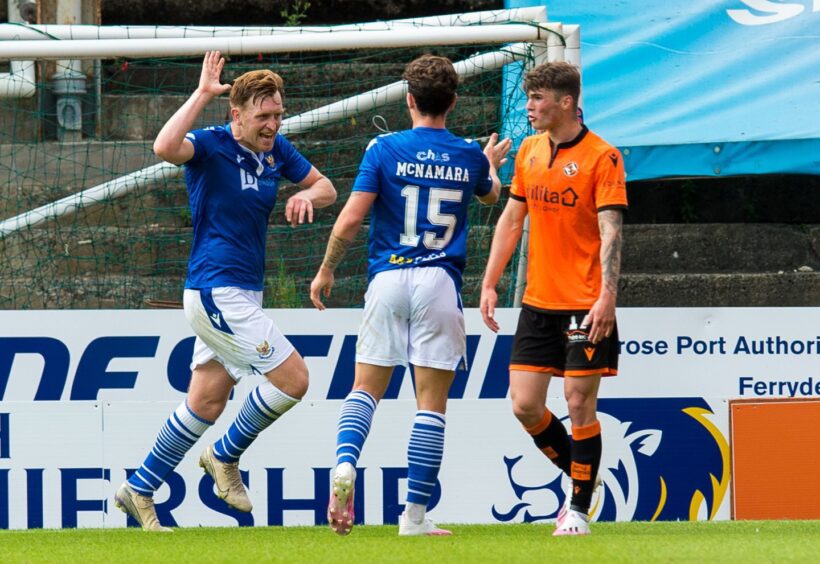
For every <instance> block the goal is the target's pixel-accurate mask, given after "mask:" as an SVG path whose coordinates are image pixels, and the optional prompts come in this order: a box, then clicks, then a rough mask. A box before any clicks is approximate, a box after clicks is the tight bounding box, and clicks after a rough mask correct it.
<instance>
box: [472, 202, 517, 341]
mask: <svg viewBox="0 0 820 564" xmlns="http://www.w3.org/2000/svg"><path fill="white" fill-rule="evenodd" d="M526 217H527V203H526V202H520V201H518V200H514V199H513V198H510V199H509V200H507V206H506V207H505V208H504V211H503V212H502V213H501V217H500V218H499V219H498V223H497V224H496V226H495V235H493V244H492V247H490V258H489V259H487V270H485V271H484V280H483V281H482V282H481V317H482V318H483V319H484V324H485V325H486V326H487V327H489V328H490V329H491V330H493V331H494V332H496V333H497V332H498V329H499V325H498V322H497V321H496V320H495V305H496V303H498V293H497V292H496V290H495V287H496V285H498V281H499V280H500V279H501V275H502V274H504V269H505V268H507V263H509V262H510V258H511V257H512V254H513V252H515V247H516V245H518V241H519V239H521V233H522V232H523V231H524V220H525V219H526Z"/></svg>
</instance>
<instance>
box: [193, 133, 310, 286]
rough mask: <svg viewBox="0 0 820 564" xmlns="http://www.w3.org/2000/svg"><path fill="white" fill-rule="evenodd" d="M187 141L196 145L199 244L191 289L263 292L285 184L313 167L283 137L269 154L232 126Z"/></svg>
mask: <svg viewBox="0 0 820 564" xmlns="http://www.w3.org/2000/svg"><path fill="white" fill-rule="evenodd" d="M186 137H187V139H189V140H190V141H191V143H193V144H194V156H193V158H191V160H189V161H188V162H187V163H185V181H186V184H187V185H188V201H189V205H190V207H191V220H192V221H193V226H194V239H193V243H192V244H191V257H190V260H189V261H188V277H187V279H186V280H185V287H186V288H192V289H200V288H215V287H220V286H234V287H237V288H243V289H246V290H262V287H263V285H264V270H265V239H266V236H267V230H268V217H269V216H270V213H271V210H272V209H273V206H274V204H276V193H277V191H278V187H279V179H280V178H282V177H283V176H284V177H285V178H288V179H290V180H291V181H292V182H296V183H298V182H301V181H302V180H303V179H304V178H305V177H306V176H307V175H308V173H309V172H310V169H311V164H310V162H308V160H307V159H305V158H304V157H303V156H302V155H301V154H299V152H298V151H297V150H296V149H295V148H294V147H293V145H291V144H290V143H289V142H288V140H287V139H285V138H284V137H282V136H281V135H277V136H276V138H275V140H274V143H273V150H272V151H270V152H269V153H255V152H253V151H251V150H250V149H247V148H245V147H243V146H242V145H240V144H239V143H237V142H236V140H235V139H234V138H233V134H232V133H231V129H230V125H225V126H224V127H208V128H205V129H198V130H196V131H192V132H190V133H188V134H187V135H186Z"/></svg>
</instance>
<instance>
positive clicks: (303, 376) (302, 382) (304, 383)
mask: <svg viewBox="0 0 820 564" xmlns="http://www.w3.org/2000/svg"><path fill="white" fill-rule="evenodd" d="M309 382H310V377H309V375H308V369H307V366H302V367H301V368H300V369H298V370H295V371H294V374H293V376H292V378H291V386H292V387H291V391H290V392H288V395H289V396H291V397H294V398H296V399H302V398H303V397H304V395H305V394H306V393H307V391H308V385H309Z"/></svg>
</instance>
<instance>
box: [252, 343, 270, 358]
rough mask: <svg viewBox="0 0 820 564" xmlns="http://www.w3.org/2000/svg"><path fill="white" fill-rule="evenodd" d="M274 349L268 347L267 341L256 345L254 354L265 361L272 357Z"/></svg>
mask: <svg viewBox="0 0 820 564" xmlns="http://www.w3.org/2000/svg"><path fill="white" fill-rule="evenodd" d="M273 351H274V348H273V347H272V346H270V344H269V343H268V342H267V341H262V343H260V344H258V345H256V352H258V353H259V358H261V359H263V360H264V359H267V358H270V357H271V356H272V355H273Z"/></svg>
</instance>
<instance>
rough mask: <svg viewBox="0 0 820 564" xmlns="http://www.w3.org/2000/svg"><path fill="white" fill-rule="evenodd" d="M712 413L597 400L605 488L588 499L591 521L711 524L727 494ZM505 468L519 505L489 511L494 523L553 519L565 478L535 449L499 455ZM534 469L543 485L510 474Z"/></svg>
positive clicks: (680, 402) (704, 408) (647, 401)
mask: <svg viewBox="0 0 820 564" xmlns="http://www.w3.org/2000/svg"><path fill="white" fill-rule="evenodd" d="M712 415H714V413H713V412H712V409H711V407H710V406H709V404H708V403H707V402H706V401H705V400H704V399H703V398H657V399H656V398H641V399H602V400H599V404H598V417H599V419H600V421H601V428H602V434H603V441H604V452H603V455H602V459H601V468H600V476H601V479H602V480H603V486H602V487H601V488H599V489H598V491H597V492H596V496H595V497H594V498H593V502H592V507H591V508H590V514H591V515H592V516H593V518H595V519H598V520H602V521H615V520H618V521H625V520H638V521H656V520H670V521H672V520H697V519H699V518H701V519H703V518H705V519H714V517H715V514H716V513H717V510H718V509H719V508H720V506H721V504H722V502H723V499H724V497H725V495H726V490H727V488H728V483H729V445H728V442H727V441H726V438H725V437H724V436H723V434H722V433H721V432H720V430H719V429H718V428H717V426H716V425H715V424H714V422H713V421H712V419H711V417H710V416H712ZM565 423H568V421H565ZM693 453H694V454H693ZM504 464H505V466H506V470H507V476H508V478H509V481H510V487H511V488H512V491H513V494H514V495H515V497H516V499H517V500H519V501H518V503H514V504H513V505H512V507H510V508H509V509H506V510H499V509H498V508H497V507H496V506H495V505H494V506H493V507H492V514H493V517H494V518H495V519H497V520H499V521H512V520H513V519H516V518H518V517H519V515H521V518H522V519H523V521H525V522H533V521H542V520H547V519H552V518H554V517H555V516H556V515H557V513H558V510H559V508H560V507H561V504H563V502H564V497H565V491H566V489H567V487H566V486H567V485H568V482H569V480H568V478H566V477H565V476H563V474H562V473H561V472H560V471H559V470H558V469H557V468H556V467H555V466H553V465H552V464H551V463H550V462H549V461H548V460H547V459H546V458H545V457H543V455H541V454H540V453H538V452H537V451H536V450H535V449H533V452H532V454H530V453H527V454H525V455H519V456H516V457H504ZM533 464H540V465H541V467H543V472H544V474H545V476H546V478H547V479H546V481H543V482H541V483H539V484H536V485H526V484H522V483H520V482H519V481H518V480H517V479H516V477H515V474H516V469H517V468H523V469H526V468H527V466H528V465H529V466H530V467H532V466H533ZM519 471H520V472H521V471H523V470H519ZM540 472H541V470H540V469H539V473H540ZM530 474H531V472H530ZM522 512H523V514H522Z"/></svg>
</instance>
